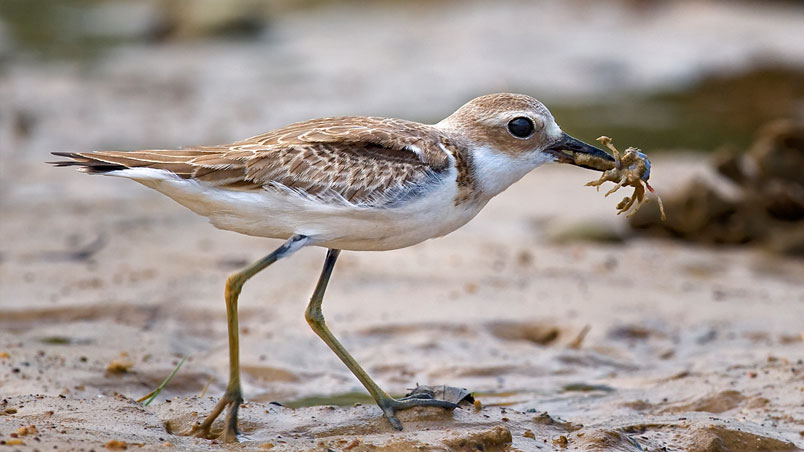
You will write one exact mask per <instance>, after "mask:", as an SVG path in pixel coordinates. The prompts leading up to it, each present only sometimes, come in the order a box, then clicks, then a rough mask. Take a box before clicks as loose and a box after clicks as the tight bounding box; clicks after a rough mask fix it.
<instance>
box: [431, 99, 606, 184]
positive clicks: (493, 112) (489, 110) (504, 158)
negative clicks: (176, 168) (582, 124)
mask: <svg viewBox="0 0 804 452" xmlns="http://www.w3.org/2000/svg"><path fill="white" fill-rule="evenodd" d="M436 127H438V128H441V129H443V130H448V131H451V132H453V133H456V132H457V133H458V134H460V136H461V137H463V138H465V139H466V140H468V141H469V142H470V143H471V146H472V149H473V160H474V164H475V166H476V169H477V173H478V174H477V175H478V177H479V178H482V179H485V180H484V181H483V185H485V186H486V188H487V190H488V191H490V192H493V194H496V193H499V192H500V191H502V190H504V189H505V188H507V187H508V186H509V185H510V184H511V183H513V182H515V181H516V180H518V179H519V178H521V177H522V176H524V175H525V174H526V173H528V172H529V171H530V170H532V169H533V168H535V167H537V166H539V165H541V164H543V163H548V162H559V163H570V164H574V165H578V166H584V165H581V164H578V163H577V162H576V160H577V159H576V157H575V155H576V154H587V155H589V156H592V157H597V158H600V159H604V160H608V161H612V162H613V161H614V159H613V158H612V157H611V156H610V155H609V154H607V153H606V152H605V151H603V150H601V149H598V148H596V147H594V146H591V145H589V144H586V143H584V142H582V141H580V140H578V139H576V138H573V137H571V136H570V135H568V134H566V133H564V132H563V131H562V130H561V128H560V127H559V126H558V124H556V121H555V119H553V115H552V114H551V113H550V110H548V109H547V107H545V106H544V104H542V103H541V102H539V101H538V100H536V99H534V98H532V97H530V96H526V95H523V94H508V93H503V94H489V95H486V96H481V97H478V98H475V99H472V100H471V101H469V102H467V103H466V104H465V105H463V106H462V107H461V108H459V109H458V110H457V111H456V112H455V113H453V114H452V115H450V116H449V117H447V118H446V119H444V120H443V121H441V122H439V123H438V124H436ZM593 169H594V168H593Z"/></svg>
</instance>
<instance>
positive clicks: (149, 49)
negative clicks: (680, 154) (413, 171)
mask: <svg viewBox="0 0 804 452" xmlns="http://www.w3.org/2000/svg"><path fill="white" fill-rule="evenodd" d="M802 43H804V5H802V4H801V3H800V2H793V1H791V2H750V1H745V2H718V1H679V2H661V1H650V0H641V1H604V2H584V1H540V2H527V1H505V2H502V3H489V2H481V1H477V2H475V1H469V2H449V1H437V2H429V1H414V2H395V1H381V2H371V3H368V4H364V3H360V2H335V1H289V0H284V1H283V0H277V1H254V0H232V1H225V2H221V1H215V0H148V1H122V0H120V1H91V0H73V1H64V0H4V1H3V2H2V4H0V96H2V99H3V101H2V103H1V104H0V143H2V144H0V159H1V160H0V162H1V163H2V168H1V169H0V178H2V179H0V180H5V179H7V178H8V177H9V172H10V171H12V170H11V168H18V167H19V165H20V164H23V163H26V162H38V161H41V160H43V159H46V158H47V153H48V152H49V151H54V150H59V151H74V150H87V149H97V148H119V149H131V148H142V147H179V146H182V145H192V144H208V143H222V142H229V141H232V140H235V139H239V138H242V137H246V136H252V135H255V134H258V133H261V132H262V131H266V130H269V129H272V128H276V127H279V126H281V125H284V124H287V123H290V122H294V121H298V120H304V119H309V118H312V117H317V116H330V115H378V116H398V117H403V118H408V119H413V120H417V121H422V122H435V121H438V120H439V119H441V118H443V117H445V116H446V115H448V114H449V113H451V112H452V111H454V110H455V109H456V108H457V107H458V106H459V105H461V104H462V103H464V102H465V101H467V100H468V99H471V98H473V97H475V96H478V95H481V94H485V93H490V92H501V91H511V92H521V93H526V94H530V95H533V96H534V97H537V98H538V99H540V100H542V101H543V102H545V103H546V104H547V105H548V106H549V107H550V108H551V110H552V112H553V113H554V115H555V116H556V118H557V119H558V122H559V124H560V125H561V126H562V127H563V128H564V129H565V130H567V131H569V132H570V133H571V134H573V135H576V136H578V137H579V138H581V139H584V140H586V141H591V140H594V139H595V138H596V137H597V136H599V135H602V134H606V135H609V136H612V137H614V138H615V140H616V141H615V144H617V143H619V144H620V145H621V146H622V147H625V146H627V145H634V146H637V147H640V148H642V149H643V150H645V151H646V152H650V153H651V154H650V155H655V153H656V152H666V151H673V152H677V151H694V152H705V153H713V152H719V154H717V156H716V159H715V160H716V162H715V166H723V167H727V168H726V169H723V168H721V169H720V172H721V173H723V174H725V175H726V178H727V179H730V180H731V182H732V184H731V185H735V184H736V185H737V186H740V187H741V189H745V190H747V192H750V195H751V197H753V198H761V199H764V200H766V201H767V202H764V203H763V202H760V201H761V199H760V200H758V199H753V200H752V201H751V203H749V204H750V205H748V206H746V205H744V204H745V203H743V202H736V201H735V199H734V197H733V196H732V197H731V198H730V197H729V196H728V195H723V193H722V192H723V189H721V190H720V191H711V190H705V192H706V193H707V194H708V196H692V193H693V192H694V193H696V194H699V193H701V191H700V190H701V188H702V185H696V186H694V187H692V188H690V190H692V192H689V193H686V194H683V195H680V198H679V199H670V200H669V201H670V204H671V206H670V207H671V208H674V209H675V210H676V212H682V211H683V212H684V213H685V214H687V215H688V216H689V215H691V216H692V218H693V219H692V220H687V221H682V220H679V218H680V217H681V215H676V216H674V217H675V218H676V220H671V222H670V223H669V224H665V225H661V224H657V223H656V216H655V214H653V215H648V216H645V215H643V216H642V218H637V221H636V225H637V226H640V227H653V229H654V230H663V231H665V232H668V231H669V232H670V233H671V234H672V235H675V236H681V237H686V238H691V239H696V238H700V237H705V240H706V241H710V242H711V241H714V242H727V243H743V242H751V241H754V242H757V241H759V242H763V243H765V242H768V235H769V234H768V233H767V232H766V231H765V229H768V228H771V229H774V231H776V230H777V229H779V230H784V229H785V228H784V227H781V228H776V226H775V224H774V225H771V226H768V224H769V222H770V223H773V222H774V221H775V220H782V221H795V220H798V219H801V218H802V217H804V199H802V198H804V195H802V192H804V184H802V181H801V177H800V175H801V173H802V169H804V163H802V157H801V155H802V151H801V140H802V139H804V138H802V132H801V130H800V124H801V123H802V117H803V116H804V101H803V100H802V99H804V76H802V70H804V69H802V68H804V44H802ZM778 119H788V120H790V121H792V124H796V125H797V127H793V126H790V125H788V126H789V127H787V128H784V130H783V131H779V130H776V131H775V132H773V133H772V135H773V134H775V135H774V136H776V135H779V134H781V136H777V137H776V138H775V139H776V140H777V141H779V140H781V141H784V140H785V139H786V138H785V137H787V138H789V139H792V138H791V137H798V138H797V139H798V140H799V141H797V142H796V143H797V144H791V145H790V146H792V147H793V148H795V149H793V150H792V151H791V152H787V151H784V150H779V149H776V150H775V151H774V152H771V154H774V155H771V156H765V157H763V158H764V159H765V160H767V162H765V164H764V166H763V164H762V162H760V164H759V166H762V167H763V168H764V169H765V170H767V171H770V172H771V173H769V174H765V173H763V174H755V173H751V170H750V169H745V168H743V167H751V166H752V165H753V166H757V162H756V160H757V159H758V158H759V157H756V158H754V159H753V160H750V159H748V160H750V161H743V160H746V158H743V157H737V156H738V155H739V154H742V153H744V152H745V151H748V150H749V149H750V146H751V144H752V143H754V141H755V140H756V139H757V138H758V133H759V131H760V130H763V129H762V128H763V126H766V125H767V124H769V123H770V122H772V121H774V120H778ZM790 127H793V129H790ZM768 139H769V140H771V141H772V140H773V139H774V138H768ZM788 141H789V140H788ZM788 144H789V143H788ZM777 145H779V146H783V145H781V144H779V143H777ZM767 146H771V145H766V147H767ZM773 146H776V145H773ZM773 146H771V147H773ZM790 146H788V147H790ZM777 147H778V146H777ZM769 152H770V151H769ZM756 153H761V152H760V151H756ZM780 153H781V154H784V155H781V156H780V155H777V154H780ZM774 159H775V160H774ZM774 165H776V166H780V167H784V168H788V169H790V168H792V170H791V171H789V172H792V173H793V174H792V176H791V175H790V174H787V175H780V174H777V173H774V172H773V170H771V169H767V168H765V167H767V166H774ZM767 171H766V172H767ZM748 179H751V180H748ZM769 181H771V182H772V184H775V186H774V188H773V189H772V190H771V192H770V193H769V192H768V189H758V188H757V186H765V185H768V183H769ZM710 182H711V181H707V183H705V184H703V185H706V186H709V185H713V184H712V183H710ZM791 187H792V188H791ZM676 188H677V189H680V188H681V187H676ZM725 190H726V191H728V190H729V188H726V189H725ZM763 190H764V191H763ZM710 191H711V193H710ZM733 191H734V190H732V192H733ZM665 193H667V192H666V191H665ZM691 198H694V199H691ZM710 198H711V199H710ZM690 203H692V204H694V205H688V204H690ZM758 203H759V204H761V205H757V204H758ZM767 204H774V206H771V207H768V205H767ZM763 210H770V211H772V212H774V213H772V214H771V215H770V216H769V217H768V218H766V219H765V220H767V221H759V222H758V223H757V221H758V220H757V221H753V220H750V219H745V218H746V217H749V218H750V217H753V216H756V215H755V214H757V212H759V213H760V214H761V215H760V216H763V215H764V214H762V211H763ZM780 212H781V213H780ZM735 218H736V220H735ZM724 222H725V223H729V224H726V225H724ZM735 222H736V223H739V224H738V225H737V226H735V225H734V224H732V223H735ZM709 223H716V224H717V225H716V227H715V230H711V229H712V227H709V226H707V225H709ZM755 223H756V224H755ZM726 229H729V231H726ZM775 234H776V233H775V232H774V233H772V234H770V235H775ZM780 234H783V235H785V234H786V235H785V238H784V239H782V240H781V241H780V242H784V243H774V244H773V245H772V247H775V249H781V250H783V251H785V252H788V253H791V254H800V253H804V238H801V237H798V238H791V237H788V236H789V235H790V234H789V233H785V232H781V233H780ZM798 235H801V234H798ZM791 241H792V243H788V242H791ZM777 242H779V241H777Z"/></svg>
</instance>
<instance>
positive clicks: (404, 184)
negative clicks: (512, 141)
mask: <svg viewBox="0 0 804 452" xmlns="http://www.w3.org/2000/svg"><path fill="white" fill-rule="evenodd" d="M448 149H450V150H452V146H451V144H450V140H449V139H448V138H447V137H446V136H445V135H444V134H443V133H441V132H440V131H438V130H437V129H435V128H433V127H432V126H425V125H423V124H418V123H415V122H410V121H404V120H399V119H389V118H374V117H338V118H320V119H314V120H311V121H305V122H300V123H296V124H291V125H289V126H287V127H284V128H281V129H277V130H274V131H271V132H268V133H265V134H262V135H258V136H255V137H252V138H248V139H246V140H242V141H238V142H235V143H232V144H229V145H220V146H200V147H193V148H187V149H182V150H144V151H96V152H79V153H56V155H59V156H64V157H69V158H71V159H72V161H66V162H57V164H59V165H63V166H67V165H78V166H81V167H82V170H83V171H86V172H89V173H107V172H110V171H115V170H122V169H129V168H152V169H161V170H167V171H170V172H172V173H174V174H176V175H178V176H179V177H181V178H185V179H193V180H196V181H198V182H201V183H204V184H208V185H211V186H214V187H217V188H223V189H231V190H241V191H255V190H264V189H276V190H288V191H292V192H295V193H298V194H301V195H303V196H309V197H313V198H316V199H320V200H323V201H326V202H334V201H341V202H346V203H349V204H353V205H363V206H381V205H383V204H393V203H395V202H398V201H399V200H400V199H404V198H407V197H410V196H412V195H414V194H415V193H416V191H417V188H419V187H421V186H423V185H426V184H427V183H428V182H431V181H433V180H437V178H438V175H439V174H440V173H443V172H444V170H446V169H448V168H449V167H450V166H451V165H453V161H454V159H453V158H451V155H450V151H449V150H448Z"/></svg>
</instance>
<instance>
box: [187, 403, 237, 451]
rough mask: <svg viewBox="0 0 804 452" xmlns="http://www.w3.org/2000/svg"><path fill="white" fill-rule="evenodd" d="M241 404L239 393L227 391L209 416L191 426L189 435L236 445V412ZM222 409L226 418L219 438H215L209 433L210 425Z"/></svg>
mask: <svg viewBox="0 0 804 452" xmlns="http://www.w3.org/2000/svg"><path fill="white" fill-rule="evenodd" d="M241 403H243V396H242V395H241V394H240V393H239V392H236V393H230V392H228V391H227V392H226V394H224V395H223V397H221V399H220V400H219V401H218V404H217V405H215V408H214V409H213V410H212V412H211V413H210V414H209V416H207V417H206V418H205V419H204V421H203V422H201V423H200V424H195V425H193V427H192V429H191V430H190V434H191V435H192V436H195V437H198V438H204V439H219V440H221V441H223V442H224V443H236V442H237V437H238V435H239V434H240V432H239V431H238V430H237V412H238V410H239V409H240V404H241ZM224 409H226V418H225V419H224V427H223V432H221V434H220V436H218V437H215V436H214V435H212V433H211V432H210V430H211V428H212V423H213V422H215V419H217V418H218V416H220V414H221V413H222V412H223V410H224Z"/></svg>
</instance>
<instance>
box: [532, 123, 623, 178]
mask: <svg viewBox="0 0 804 452" xmlns="http://www.w3.org/2000/svg"><path fill="white" fill-rule="evenodd" d="M544 152H547V153H548V154H550V155H552V156H553V157H554V158H555V161H556V162H559V163H570V164H572V165H577V166H580V167H583V168H589V169H593V170H598V171H603V170H604V169H605V168H607V167H610V165H606V164H602V165H600V164H599V165H594V162H595V161H597V162H599V163H604V162H614V157H612V156H611V155H609V154H608V153H607V152H606V151H604V150H602V149H598V148H596V147H594V146H592V145H589V144H586V143H584V142H583V141H581V140H578V139H576V138H573V137H571V136H569V135H567V134H566V133H563V132H562V133H561V138H559V139H558V141H556V142H555V143H553V144H551V145H550V146H548V147H547V149H545V150H544ZM601 159H602V160H603V161H604V162H600V160H601Z"/></svg>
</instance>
